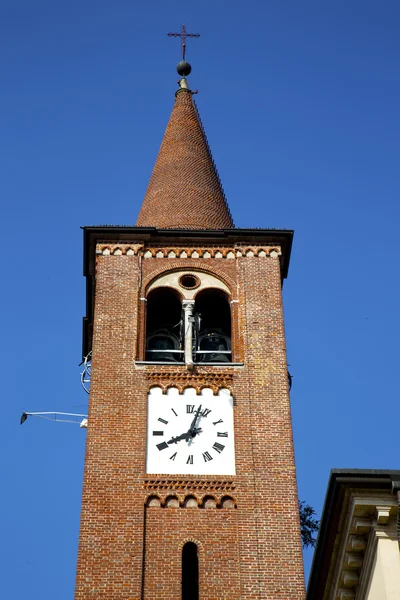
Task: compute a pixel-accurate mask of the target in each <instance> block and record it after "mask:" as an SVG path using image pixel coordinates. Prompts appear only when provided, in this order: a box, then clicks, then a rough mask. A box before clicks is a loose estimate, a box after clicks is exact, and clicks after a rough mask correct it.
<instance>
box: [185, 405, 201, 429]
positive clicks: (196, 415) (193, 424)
mask: <svg viewBox="0 0 400 600" xmlns="http://www.w3.org/2000/svg"><path fill="white" fill-rule="evenodd" d="M200 411H201V404H200V406H199V408H198V409H197V410H196V414H195V415H194V419H193V421H192V424H191V426H190V427H189V431H188V433H190V434H191V433H192V432H193V431H194V430H195V428H196V423H197V420H198V418H199V415H200ZM191 437H193V436H191Z"/></svg>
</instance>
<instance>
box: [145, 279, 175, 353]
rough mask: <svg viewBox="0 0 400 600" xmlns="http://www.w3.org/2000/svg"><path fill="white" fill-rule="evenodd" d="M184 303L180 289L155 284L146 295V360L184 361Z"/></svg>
mask: <svg viewBox="0 0 400 600" xmlns="http://www.w3.org/2000/svg"><path fill="white" fill-rule="evenodd" d="M181 327H182V303H181V299H180V296H179V294H178V292H177V291H175V290H173V289H171V288H164V287H163V288H156V289H155V290H153V291H151V292H150V293H149V295H148V297H147V323H146V360H150V361H161V362H181V361H182V360H183V351H182V348H181V338H182V335H181Z"/></svg>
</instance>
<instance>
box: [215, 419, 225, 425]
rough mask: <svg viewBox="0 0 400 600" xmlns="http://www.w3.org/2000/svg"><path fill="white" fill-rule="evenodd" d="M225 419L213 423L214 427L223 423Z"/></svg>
mask: <svg viewBox="0 0 400 600" xmlns="http://www.w3.org/2000/svg"><path fill="white" fill-rule="evenodd" d="M223 422H224V421H223V419H220V420H219V421H215V423H213V425H218V423H223Z"/></svg>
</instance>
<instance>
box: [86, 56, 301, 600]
mask: <svg viewBox="0 0 400 600" xmlns="http://www.w3.org/2000/svg"><path fill="white" fill-rule="evenodd" d="M190 71H191V67H190V65H189V64H188V63H187V62H186V61H182V62H181V63H180V64H179V65H178V73H179V75H180V77H181V79H180V82H179V88H178V90H177V92H176V94H175V102H174V106H173V108H172V113H171V116H170V120H169V123H168V126H167V129H166V131H165V135H164V139H163V141H162V144H161V148H160V151H159V154H158V157H157V160H156V163H155V166H154V170H153V173H152V176H151V179H150V182H149V186H148V189H147V192H146V195H145V198H144V200H143V203H142V207H141V210H140V213H139V217H138V220H137V224H136V226H134V227H110V226H103V227H85V228H84V269H85V275H86V278H87V316H86V318H85V319H84V354H85V355H87V354H88V352H89V351H92V356H93V358H92V376H91V391H90V406H89V422H88V430H87V447H86V458H85V472H84V486H83V498H82V513H81V529H80V541H79V552H78V567H77V581H76V593H75V600H144V599H146V600H162V599H168V600H180V599H183V600H199V599H200V600H217V599H218V600H223V599H224V600H225V599H228V598H229V600H250V599H251V600H255V599H261V598H262V599H268V600H289V599H290V600H301V599H302V598H303V597H304V579H303V570H302V556H301V539H300V524H299V510H298V501H297V486H296V474H295V463H294V453H293V441H292V428H291V415H290V400H289V389H288V376H287V364H286V349H285V335H284V323H283V312H282V295H281V286H282V281H283V279H284V278H285V277H286V276H287V271H288V265H289V258H290V250H291V244H292V235H293V232H292V231H288V230H277V229H258V228H257V229H238V228H235V227H234V225H233V221H232V218H231V215H230V212H229V209H228V205H227V201H226V198H225V195H224V192H223V188H222V185H221V181H220V179H219V176H218V173H217V171H216V168H215V165H214V162H213V160H212V156H211V151H210V148H209V145H208V142H207V138H206V136H205V132H204V129H203V126H202V123H201V120H200V117H199V114H198V111H197V108H196V105H195V102H194V99H193V92H192V91H191V90H190V87H189V84H188V81H187V76H188V75H189V74H190Z"/></svg>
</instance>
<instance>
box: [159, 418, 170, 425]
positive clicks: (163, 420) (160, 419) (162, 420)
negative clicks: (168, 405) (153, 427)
mask: <svg viewBox="0 0 400 600" xmlns="http://www.w3.org/2000/svg"><path fill="white" fill-rule="evenodd" d="M158 421H160V423H164V425H168V421H166V420H165V419H162V418H161V417H159V418H158Z"/></svg>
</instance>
